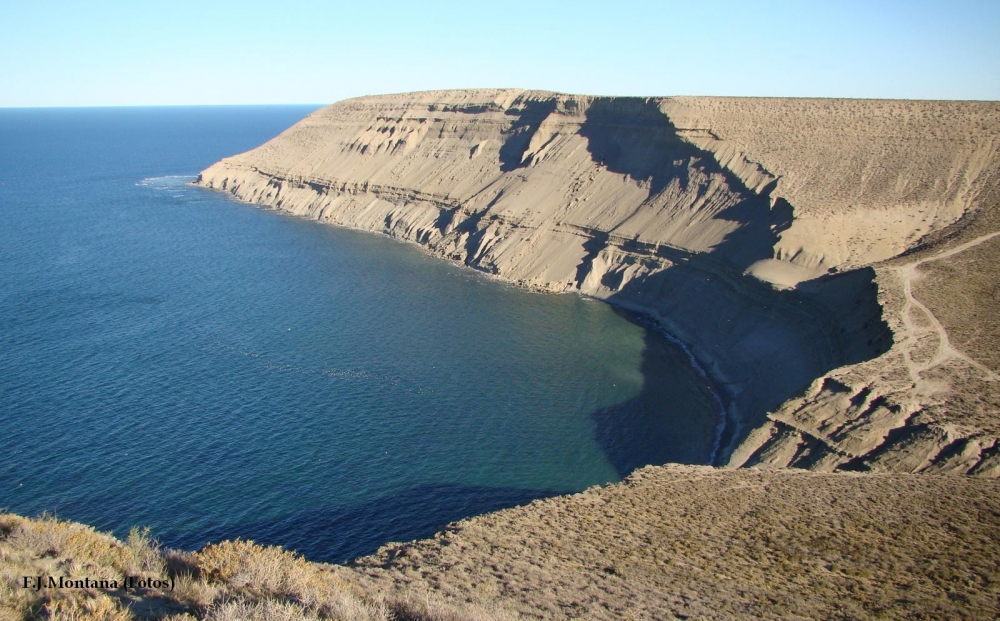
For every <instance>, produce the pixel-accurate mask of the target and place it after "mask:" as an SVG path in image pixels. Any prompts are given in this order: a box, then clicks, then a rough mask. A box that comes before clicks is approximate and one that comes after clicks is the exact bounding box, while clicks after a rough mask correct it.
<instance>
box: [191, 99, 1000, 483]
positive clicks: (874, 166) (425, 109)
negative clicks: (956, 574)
mask: <svg viewBox="0 0 1000 621" xmlns="http://www.w3.org/2000/svg"><path fill="white" fill-rule="evenodd" d="M998 119H1000V106H998V105H997V104H993V103H944V102H865V101H849V100H760V99H725V98H667V99H639V98H600V97H585V96H575V95H561V94H555V93H547V92H535V91H520V90H510V89H508V90H476V91H445V92H426V93H412V94H403V95H391V96H382V97H366V98H360V99H352V100H348V101H344V102H340V103H338V104H334V105H332V106H330V107H327V108H324V109H322V110H320V111H317V112H315V113H313V114H312V115H310V116H309V117H307V118H306V119H304V120H303V121H301V122H300V123H298V124H297V125H295V126H294V127H292V128H290V129H289V130H288V131H286V132H285V133H283V134H282V135H281V136H279V137H277V138H275V139H274V140H272V141H270V142H268V143H267V144H265V145H262V146H261V147H259V148H257V149H254V150H253V151H249V152H247V153H244V154H241V155H237V156H235V157H232V158H227V159H225V160H223V161H221V162H219V163H218V164H215V165H214V166H212V167H210V168H209V169H207V170H206V171H204V172H203V173H202V175H201V176H200V177H199V180H198V183H199V184H201V185H203V186H205V187H209V188H215V189H219V190H224V191H227V192H229V193H231V194H233V195H234V196H236V197H237V198H240V199H242V200H246V201H250V202H254V203H257V204H261V205H266V206H270V207H274V208H277V209H281V210H283V211H287V212H289V213H293V214H298V215H302V216H305V217H310V218H314V219H317V220H319V221H321V222H327V223H330V224H335V225H338V226H346V227H351V228H355V229H361V230H367V231H373V232H382V233H386V234H388V235H391V236H393V237H396V238H399V239H402V240H406V241H412V242H416V243H419V244H421V245H422V246H423V247H425V248H427V249H428V250H429V251H430V252H432V253H434V254H436V255H438V256H441V257H444V258H447V259H450V260H453V261H457V262H460V263H463V264H465V265H468V266H470V267H473V268H476V269H479V270H482V271H485V272H488V273H491V274H494V275H496V276H498V277H500V278H503V279H505V280H508V281H511V282H515V283H517V284H519V285H521V286H525V287H530V288H533V289H538V290H543V291H552V292H569V291H573V292H580V293H583V294H587V295H591V296H594V297H598V298H601V299H605V300H608V301H610V302H612V303H615V304H618V305H621V306H623V307H627V308H630V309H634V310H638V311H641V312H643V313H646V314H648V315H651V316H653V317H655V318H656V319H657V320H658V321H659V322H660V323H661V325H662V326H663V327H664V328H665V329H666V330H668V331H669V332H670V333H671V334H673V335H674V336H676V337H677V338H678V339H680V340H681V341H682V342H684V343H685V344H686V345H687V346H688V347H689V349H690V351H691V352H692V354H693V356H694V357H695V358H696V359H697V360H698V361H699V363H700V364H701V365H702V366H703V367H704V369H705V370H706V371H707V372H708V374H709V375H710V376H711V377H712V378H713V379H714V380H716V383H717V384H718V385H719V388H720V390H721V392H722V394H723V395H724V397H725V401H726V403H727V409H728V412H727V418H728V421H727V423H728V424H727V425H726V426H725V432H724V435H723V437H722V438H721V443H720V450H719V451H718V452H717V454H716V460H717V462H719V463H729V464H731V465H750V464H756V465H774V466H787V465H791V466H800V467H808V468H813V469H835V468H859V467H863V468H884V469H889V470H920V469H924V468H927V467H931V466H934V467H940V468H942V469H945V470H948V471H956V472H976V473H984V474H985V473H989V474H996V470H997V466H996V465H993V461H991V460H993V459H994V457H993V456H994V455H995V454H996V452H997V451H996V448H997V444H996V436H997V433H996V431H997V430H995V429H993V428H992V427H990V425H989V424H988V421H989V420H992V419H993V418H996V417H991V416H980V417H978V418H975V420H976V421H978V422H976V423H975V424H967V423H969V421H970V420H972V419H968V420H966V419H963V418H962V417H961V416H959V417H958V418H959V419H960V420H954V417H952V418H950V419H947V417H942V416H940V415H937V414H934V412H933V411H932V410H933V408H931V405H932V403H931V402H932V401H934V403H947V402H949V400H951V399H952V396H953V395H952V393H954V392H955V391H956V390H964V389H963V388H961V387H958V388H956V386H957V382H951V381H950V380H948V379H947V378H946V379H945V380H941V379H933V378H930V377H929V376H928V374H934V373H945V374H946V375H947V374H949V373H951V374H952V375H954V373H955V372H956V371H954V369H952V366H954V364H959V365H961V363H962V360H961V359H960V358H956V357H954V356H952V357H939V358H940V359H937V358H936V359H935V362H936V363H939V364H935V365H931V366H927V367H922V368H918V366H919V365H917V366H914V364H913V363H912V360H911V358H908V357H907V356H908V355H909V354H908V353H907V352H909V351H910V349H912V348H914V347H917V346H918V345H919V344H920V343H919V341H921V339H922V338H924V337H923V336H922V335H921V334H917V333H916V332H914V331H911V332H906V333H905V334H904V332H905V331H906V330H907V329H908V326H911V324H912V323H913V322H909V323H908V321H909V320H908V319H906V317H908V313H911V312H915V311H913V309H914V308H917V309H918V310H919V309H920V308H924V309H925V310H926V307H922V305H921V306H916V305H915V304H913V303H912V302H910V303H907V301H908V300H910V299H911V297H912V296H911V297H907V296H910V293H909V292H910V288H909V287H907V286H904V284H905V283H906V282H909V280H907V279H908V278H912V277H913V276H914V274H915V271H914V270H912V269H910V270H909V271H907V270H908V268H907V267H905V266H904V267H896V266H886V265H884V261H885V260H887V259H891V258H892V257H897V256H899V255H900V254H902V253H905V252H906V251H908V250H912V249H914V248H917V247H919V246H921V244H925V245H926V244H927V242H928V241H929V240H935V239H937V238H938V237H940V238H944V237H946V235H947V234H948V232H949V231H951V230H954V229H956V227H959V225H961V224H962V223H963V222H966V221H968V219H969V218H971V217H973V216H974V215H975V214H977V213H980V212H983V211H984V210H989V209H992V208H994V207H995V203H992V202H990V201H992V197H993V196H994V195H993V194H992V192H993V191H994V190H995V188H996V186H997V184H998V179H1000V174H998V165H997V161H998V158H997V153H996V151H997V149H998V148H1000V140H998V127H1000V122H998ZM955 223H959V224H957V225H956V224H955ZM960 241H961V240H960ZM937 243H944V244H947V243H950V242H948V240H947V239H944V241H943V242H941V241H939V242H937ZM935 247H936V246H935ZM911 267H912V266H911ZM900 279H901V280H900ZM912 299H915V298H912ZM895 301H899V304H898V309H897V307H896V306H893V304H895V303H896V302H895ZM904 306H905V307H906V308H905V310H904V308H903V307H904ZM883 309H885V317H883ZM927 313H929V314H930V316H931V317H933V314H932V313H931V311H930V310H927ZM927 321H929V320H927ZM914 330H915V328H914ZM943 330H944V329H943V328H942V331H943ZM932 332H933V331H932ZM928 335H929V336H931V337H933V334H930V332H928ZM924 336H927V335H924ZM911 337H912V338H911ZM924 340H926V339H924ZM942 342H944V341H942ZM950 347H951V346H950V345H949V348H950ZM904 349H905V351H904ZM948 351H949V352H950V351H951V349H948ZM955 351H957V350H955ZM949 369H951V370H949ZM913 373H916V378H915V379H914V376H913ZM925 376H927V377H925ZM949 377H950V376H949ZM983 377H984V378H985V379H983V381H986V382H989V381H991V379H990V378H989V377H988V376H983ZM907 382H909V383H910V384H912V385H913V386H910V387H908V386H907ZM945 386H946V387H945ZM913 387H917V388H918V390H913ZM934 387H936V388H934ZM932 388H933V389H932ZM998 403H1000V400H994V401H993V402H992V403H990V404H988V407H991V408H993V412H994V413H995V410H996V408H997V404H998ZM980 419H982V420H985V421H987V423H982V421H981V420H980Z"/></svg>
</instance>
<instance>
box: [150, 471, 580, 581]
mask: <svg viewBox="0 0 1000 621" xmlns="http://www.w3.org/2000/svg"><path fill="white" fill-rule="evenodd" d="M568 491H575V490H568ZM568 491H567V490H561V491H560V490H524V489H515V488H506V487H499V488H498V487H469V486H462V485H446V484H443V485H424V486H418V487H412V488H409V489H405V490H400V491H399V492H395V493H392V494H387V495H385V496H381V497H378V498H374V499H372V500H367V501H365V502H361V503H359V504H356V505H351V506H346V507H330V508H322V507H302V508H301V509H300V510H298V511H296V512H295V513H292V514H290V515H287V516H285V517H284V518H283V519H280V520H260V521H253V520H248V521H246V522H243V523H239V524H235V525H232V526H226V527H224V528H217V529H215V530H211V531H209V532H204V533H200V535H199V536H198V537H193V536H186V537H185V536H180V535H173V536H172V535H171V533H169V532H166V533H158V536H159V537H160V540H161V542H162V543H163V544H165V545H168V546H171V547H175V548H179V549H185V550H196V549H200V548H201V547H202V546H204V545H205V544H206V543H210V542H216V541H222V540H225V539H235V538H237V537H241V538H243V539H252V540H254V541H256V542H257V543H260V544H263V545H280V546H283V547H284V548H286V549H289V550H295V551H297V552H299V553H301V554H303V555H304V556H305V557H306V558H308V559H309V560H311V561H316V562H329V563H345V562H348V561H350V560H352V559H355V558H357V557H359V556H365V555H368V554H372V553H374V552H375V551H376V550H377V549H378V548H379V547H380V546H382V545H385V544H386V543H389V542H391V541H410V540H413V539H424V538H427V537H432V536H433V535H434V533H436V532H438V531H439V530H441V529H442V528H444V527H445V526H446V525H447V524H448V523H450V522H454V521H457V520H461V519H464V518H468V517H472V516H475V515H481V514H483V513H489V512H491V511H497V510H500V509H505V508H508V507H514V506H518V505H523V504H527V503H529V502H531V501H532V500H535V499H537V498H547V497H550V496H557V495H559V494H565V493H568Z"/></svg>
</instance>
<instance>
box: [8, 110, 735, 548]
mask: <svg viewBox="0 0 1000 621" xmlns="http://www.w3.org/2000/svg"><path fill="white" fill-rule="evenodd" d="M309 110H310V109H309V108H303V107H247V108H238V107H237V108H136V109H76V110H70V109H64V110H0V145H2V146H0V171H2V172H0V216H2V220H0V369H2V370H3V371H2V374H0V430H2V434H0V507H6V508H8V509H9V510H11V511H15V512H19V513H25V514H29V515H30V514H37V513H40V512H42V511H48V512H54V513H56V514H57V515H59V516H60V517H65V518H68V519H74V520H80V521H84V522H87V523H90V524H93V525H95V526H97V527H98V528H100V529H105V530H115V531H116V532H118V533H119V534H121V533H124V532H126V531H127V529H128V528H129V527H130V526H132V525H148V526H150V527H151V528H152V529H153V532H154V533H155V534H156V535H157V536H158V537H159V538H160V539H161V541H163V542H164V543H165V544H167V545H169V546H174V547H181V548H188V549H193V548H198V547H200V546H201V545H203V544H204V543H206V542H208V541H213V540H218V539H221V538H231V537H236V536H241V537H245V538H252V539H256V540H258V541H261V542H264V543H280V544H283V545H286V546H288V547H290V548H294V549H297V550H299V551H300V552H303V553H304V554H306V555H307V556H309V557H310V558H313V559H316V560H329V561H343V560H347V559H349V558H352V557H354V556H356V555H358V554H364V553H368V552H372V551H374V550H375V549H376V548H377V547H378V545H381V544H382V543H385V542H387V541H391V540H408V539H413V538H417V537H424V536H429V535H430V534H432V533H433V532H434V531H435V530H437V529H439V528H440V527H442V526H443V525H445V524H446V523H447V522H448V521H451V520H455V519H460V518H463V517H467V516H471V515H475V514H478V513H482V512H485V511H490V510H494V509H498V508H501V507H505V506H511V505H514V504H519V503H523V502H527V501H529V500H531V499H533V498H538V497H543V496H547V495H552V494H556V493H565V492H573V491H579V490H582V489H585V488H586V487H588V486H591V485H594V484H599V483H606V482H610V481H615V480H618V479H620V478H621V477H622V476H624V475H625V474H627V473H628V472H629V471H631V470H632V469H634V468H635V467H638V466H641V465H645V464H648V463H661V462H667V461H677V462H684V463H704V462H706V461H707V460H708V458H709V453H710V451H711V445H712V440H713V432H714V427H715V418H714V415H713V406H712V401H711V399H710V396H709V394H708V392H707V388H706V387H705V386H704V385H703V384H704V382H703V381H702V380H701V379H700V378H699V377H698V375H697V374H696V373H694V372H693V370H692V369H690V368H689V367H688V364H687V359H686V357H685V356H684V354H683V352H681V351H680V350H678V349H677V348H676V347H675V346H673V345H671V344H670V343H669V342H666V341H665V340H664V339H662V338H661V337H659V336H658V335H656V334H654V333H651V332H650V331H648V330H646V329H645V328H643V327H641V326H640V325H637V324H636V323H632V322H630V321H629V320H628V319H627V318H626V317H623V316H622V315H620V314H618V313H616V312H615V311H614V310H612V309H611V308H610V307H608V306H607V305H605V304H602V303H599V302H593V301H588V300H584V299H582V298H579V297H577V296H571V295H564V296H549V295H537V294H531V293H527V292H524V291H520V290H518V289H515V288H513V287H510V286H508V285H505V284H503V283H500V282H497V281H495V280H492V279H489V278H487V277H484V276H481V275H479V274H476V273H474V272H472V271H470V270H467V269H465V268H459V267H456V266H452V265H449V264H447V263H445V262H442V261H440V260H437V259H434V258H431V257H429V256H426V255H425V254H423V253H422V252H421V251H420V250H419V249H417V248H416V247H414V246H411V245H407V244H401V243H397V242H394V241H391V240H389V239H387V238H384V237H381V236H377V235H370V234H363V233H357V232H352V231H344V230H338V229H334V228H331V227H327V226H323V225H320V224H318V223H315V222H311V221H306V220H302V219H297V218H293V217H289V216H285V215H281V214H278V213H275V212H271V211H266V210H262V209H258V208H255V207H252V206H248V205H244V204H240V203H237V202H235V201H232V200H230V199H228V198H227V197H226V196H224V195H221V194H218V193H213V192H209V191H205V190H201V189H198V188H194V187H191V186H189V185H187V182H188V181H190V179H192V178H193V177H194V176H195V175H197V173H198V171H199V170H201V169H202V168H204V167H206V166H207V165H209V164H211V163H212V162H214V161H216V160H217V159H219V158H221V157H224V156H226V155H230V154H233V153H237V152H240V151H243V150H246V149H248V148H251V147H253V146H256V145H257V144H259V143H261V142H263V141H265V140H266V139H268V138H269V137H271V136H273V135H275V134H277V133H278V132H280V131H281V130H282V129H284V128H285V127H287V126H288V125H290V124H292V123H293V122H294V121H296V120H298V119H299V118H301V117H302V116H304V115H305V114H306V113H307V112H308V111H309Z"/></svg>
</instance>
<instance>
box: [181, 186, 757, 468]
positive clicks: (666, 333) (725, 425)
mask: <svg viewBox="0 0 1000 621" xmlns="http://www.w3.org/2000/svg"><path fill="white" fill-rule="evenodd" d="M192 179H193V180H192V181H191V182H189V183H188V185H190V186H191V187H195V188H199V189H202V190H209V191H216V192H222V193H224V194H228V195H229V196H230V198H232V199H233V200H236V201H237V202H239V203H242V204H244V205H248V206H253V207H257V208H262V209H267V210H270V211H276V212H278V213H280V214H282V215H285V216H292V217H299V218H305V219H312V218H309V217H308V216H305V215H303V214H298V213H296V212H294V211H290V210H286V209H282V208H281V207H276V206H272V205H266V204H260V203H255V202H253V201H248V200H245V199H243V198H241V197H239V196H237V195H235V194H233V193H231V192H226V191H225V190H220V189H218V188H214V187H206V186H204V185H202V184H201V183H199V181H200V179H201V177H200V176H199V177H196V178H192ZM323 224H328V225H330V226H335V227H338V228H346V229H349V230H354V231H358V232H362V233H372V234H378V235H380V236H382V237H385V238H388V239H389V240H392V241H395V242H398V243H403V244H407V245H412V246H414V247H416V248H418V249H419V250H420V251H421V252H423V253H424V254H427V255H428V256H431V257H433V258H434V259H436V260H442V259H443V260H445V261H446V262H448V263H450V264H452V265H454V266H455V267H458V268H461V269H467V270H470V271H471V272H473V273H475V274H477V275H479V276H482V277H486V278H489V279H491V280H496V281H497V282H501V283H503V284H505V285H508V286H511V287H516V288H518V289H520V290H522V291H527V292H530V293H536V294H540V295H571V294H575V295H578V296H580V297H583V298H587V299H590V300H593V301H595V302H600V303H604V304H607V305H609V306H610V307H612V308H615V309H618V310H619V311H622V312H623V313H625V314H626V315H627V316H628V317H629V321H631V322H632V323H634V324H636V325H638V326H640V327H643V328H645V329H647V330H653V331H655V332H656V333H657V334H658V335H659V336H661V337H663V338H664V339H665V340H667V341H668V342H670V343H671V344H673V345H675V346H676V347H677V348H678V349H680V350H681V352H683V354H684V356H685V357H686V358H687V360H688V366H689V368H691V369H692V370H693V371H694V372H695V374H696V375H698V376H699V377H700V378H702V379H703V380H704V381H705V383H706V387H707V388H708V393H709V395H710V397H711V400H712V401H713V403H714V406H715V407H714V416H715V418H716V419H717V420H716V424H715V437H714V439H713V442H712V446H711V449H710V452H709V460H708V461H707V462H706V463H705V464H704V465H706V466H720V465H722V464H720V463H718V462H719V457H720V455H719V452H720V451H721V450H722V443H723V438H724V437H725V434H726V432H727V430H728V431H730V432H732V429H733V427H736V426H738V424H739V422H738V421H739V410H738V407H739V406H738V403H737V400H736V398H735V397H734V395H733V387H732V386H731V385H730V384H728V383H727V382H726V380H725V378H723V377H721V376H718V375H716V374H714V373H713V371H712V370H713V369H718V368H719V367H720V361H718V360H711V359H709V360H701V359H699V357H698V356H697V355H696V354H695V352H694V351H692V348H691V347H689V345H688V344H687V343H685V342H684V341H683V340H681V339H680V338H679V337H678V336H677V335H675V334H673V333H672V332H671V331H670V330H669V329H668V328H667V326H665V325H664V323H663V319H662V317H661V316H660V315H659V314H658V313H657V312H656V311H655V310H653V309H651V308H645V307H641V306H637V305H634V304H630V303H628V302H626V301H620V300H614V299H608V298H602V297H599V296H596V295H591V294H588V293H586V292H582V291H552V290H551V289H548V288H545V287H538V286H530V285H526V284H525V283H523V282H520V281H516V280H511V279H508V278H504V277H503V276H502V275H501V274H496V273H493V272H490V271H487V270H484V269H481V268H480V267H478V266H476V265H470V264H468V263H465V262H462V261H459V260H456V259H454V258H449V257H444V256H441V255H440V254H439V253H436V252H435V251H434V250H433V249H432V248H430V247H429V246H427V245H426V244H424V243H421V242H420V241H418V240H415V239H406V238H401V237H398V236H395V235H391V234H389V233H387V232H385V231H370V230H366V229H360V228H354V227H345V226H341V225H338V224H334V223H323ZM650 465H662V464H650Z"/></svg>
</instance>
